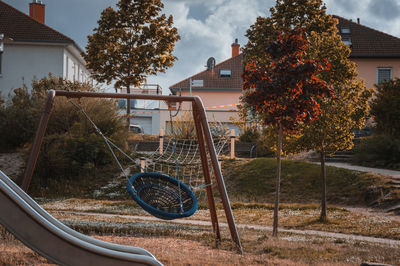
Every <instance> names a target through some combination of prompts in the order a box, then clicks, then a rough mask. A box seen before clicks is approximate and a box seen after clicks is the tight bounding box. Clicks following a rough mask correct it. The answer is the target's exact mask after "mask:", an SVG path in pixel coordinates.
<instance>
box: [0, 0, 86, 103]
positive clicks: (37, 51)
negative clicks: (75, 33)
mask: <svg viewBox="0 0 400 266" xmlns="http://www.w3.org/2000/svg"><path fill="white" fill-rule="evenodd" d="M81 53H82V49H81V48H80V47H79V46H78V45H77V44H76V43H75V42H74V41H73V40H72V39H71V38H69V37H67V36H65V35H64V34H62V33H60V32H58V31H56V30H54V29H52V28H50V27H49V26H47V25H46V24H45V5H44V4H43V3H42V2H41V1H38V0H33V2H32V3H30V4H29V16H28V15H26V14H25V13H23V12H21V11H19V10H17V9H15V8H13V7H12V6H10V5H8V4H6V3H4V2H3V1H0V92H1V94H2V96H3V97H7V96H8V94H9V93H10V92H11V91H12V89H14V88H18V87H22V86H23V85H26V86H27V87H28V89H30V88H31V81H32V80H34V79H41V78H44V77H47V76H48V75H49V73H52V75H53V76H57V77H63V78H65V79H67V80H70V81H81V82H85V81H90V73H89V71H88V70H87V69H86V67H85V65H86V64H85V61H84V59H83V57H82V56H81Z"/></svg>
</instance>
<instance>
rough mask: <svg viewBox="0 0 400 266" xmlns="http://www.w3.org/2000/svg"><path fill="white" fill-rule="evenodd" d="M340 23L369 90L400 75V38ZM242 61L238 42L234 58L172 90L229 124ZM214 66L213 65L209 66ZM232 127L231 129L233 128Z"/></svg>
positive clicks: (355, 24) (345, 22)
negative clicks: (196, 98) (198, 101)
mask: <svg viewBox="0 0 400 266" xmlns="http://www.w3.org/2000/svg"><path fill="white" fill-rule="evenodd" d="M334 17H335V18H337V19H338V20H339V23H338V29H339V34H340V35H341V36H342V40H343V42H344V43H345V44H347V45H349V46H350V48H351V54H350V60H352V61H353V62H355V63H356V64H357V70H358V76H359V78H362V79H364V80H365V83H366V86H367V87H368V88H373V87H374V84H377V83H381V82H382V81H384V80H387V79H392V78H396V77H399V75H400V38H397V37H394V36H391V35H389V34H386V33H383V32H380V31H377V30H375V29H372V28H369V27H367V26H364V25H362V24H361V23H360V20H359V19H358V20H357V22H353V21H351V20H347V19H344V18H342V17H339V16H334ZM242 58H243V54H240V53H239V44H238V43H237V40H236V41H235V43H234V44H232V57H231V58H229V59H227V60H225V61H223V62H221V63H219V64H216V65H214V64H213V62H214V61H213V58H210V59H209V60H208V63H207V69H206V70H204V71H202V72H200V73H197V74H195V75H193V76H191V77H189V78H186V79H184V80H182V81H180V82H178V83H176V84H174V85H172V86H170V88H169V89H170V90H171V92H172V93H173V94H176V95H182V96H183V95H185V96H187V95H197V96H200V97H201V98H202V100H203V103H204V105H205V106H206V110H207V115H208V117H209V119H210V118H211V117H215V118H216V119H217V120H218V121H221V122H224V123H227V124H228V125H231V124H230V119H229V117H231V116H235V114H236V107H235V106H234V105H235V104H237V103H239V101H240V100H239V97H240V96H241V95H242V92H241V87H242V83H243V81H242V77H241V75H242V73H243V66H242ZM210 62H211V63H210ZM230 127H231V126H230Z"/></svg>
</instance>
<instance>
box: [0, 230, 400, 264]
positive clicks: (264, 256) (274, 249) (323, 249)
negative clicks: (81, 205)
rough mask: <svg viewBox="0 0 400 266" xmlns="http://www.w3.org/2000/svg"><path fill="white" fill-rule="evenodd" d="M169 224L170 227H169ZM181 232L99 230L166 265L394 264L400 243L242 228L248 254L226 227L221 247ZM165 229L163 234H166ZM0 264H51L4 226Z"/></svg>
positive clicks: (206, 236)
mask: <svg viewBox="0 0 400 266" xmlns="http://www.w3.org/2000/svg"><path fill="white" fill-rule="evenodd" d="M169 230H170V229H169ZM174 230H175V231H180V233H179V234H167V233H166V231H167V230H165V228H164V229H161V228H159V229H158V235H157V236H154V235H153V236H150V235H146V236H137V235H135V234H134V233H132V234H129V235H122V236H115V234H114V235H110V234H106V235H95V237H96V238H98V239H102V240H105V241H109V242H114V243H118V244H123V245H133V246H140V247H142V248H145V249H147V250H149V251H150V252H152V253H153V254H154V255H155V256H156V257H157V258H158V259H159V260H160V261H161V262H162V263H164V264H165V265H359V264H360V263H361V262H363V261H373V262H382V263H390V264H396V263H398V261H400V254H399V253H398V247H390V246H385V245H376V244H370V243H363V242H355V241H346V240H335V239H328V238H323V237H315V236H298V235H292V234H281V235H280V238H279V239H276V238H272V237H270V236H269V234H268V235H267V234H265V232H261V231H257V230H248V229H242V230H240V235H241V240H242V244H243V248H244V254H243V255H239V254H237V253H236V252H235V251H234V250H232V244H231V241H230V238H229V233H228V232H227V231H226V230H223V232H222V243H221V248H220V249H216V248H215V246H214V242H213V240H212V239H213V238H212V234H211V232H209V229H206V228H204V229H203V232H202V233H201V234H198V235H197V236H196V235H193V234H192V231H191V230H187V229H185V228H183V229H182V228H175V229H174ZM163 235H164V236H163ZM0 239H1V240H2V241H1V242H0V251H1V252H0V254H1V255H0V265H48V263H49V262H48V261H47V260H46V259H44V258H42V257H41V256H39V255H38V254H36V253H35V252H33V251H31V250H29V249H28V248H26V247H24V246H23V245H22V244H21V243H20V242H18V241H17V240H15V239H14V238H13V237H12V236H11V235H10V234H8V233H5V232H4V230H1V231H0Z"/></svg>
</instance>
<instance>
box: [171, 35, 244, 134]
mask: <svg viewBox="0 0 400 266" xmlns="http://www.w3.org/2000/svg"><path fill="white" fill-rule="evenodd" d="M239 48H240V45H239V43H238V40H237V39H236V40H235V42H234V43H233V44H232V57H231V58H229V59H227V60H225V61H223V62H221V63H219V64H216V63H215V59H214V58H213V57H210V58H209V59H208V60H207V69H206V70H204V71H202V72H200V73H198V74H195V75H193V76H191V77H189V78H186V79H184V80H182V81H180V82H178V83H176V84H174V85H172V86H170V87H169V89H170V91H171V92H172V94H174V95H181V96H189V95H196V96H200V97H201V99H202V101H203V104H204V107H205V108H206V111H207V117H208V120H209V121H210V122H212V121H218V122H222V123H224V124H226V125H227V126H228V127H229V128H232V129H235V128H236V127H235V126H234V125H233V123H232V121H231V117H235V118H237V117H238V116H237V108H236V105H238V104H239V103H240V99H239V97H240V96H241V95H242V84H243V79H242V74H243V66H242V60H243V54H242V53H239Z"/></svg>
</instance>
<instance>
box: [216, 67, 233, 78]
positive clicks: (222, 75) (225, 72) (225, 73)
mask: <svg viewBox="0 0 400 266" xmlns="http://www.w3.org/2000/svg"><path fill="white" fill-rule="evenodd" d="M228 71H229V76H228ZM219 77H220V78H231V77H232V70H230V69H220V70H219Z"/></svg>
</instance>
